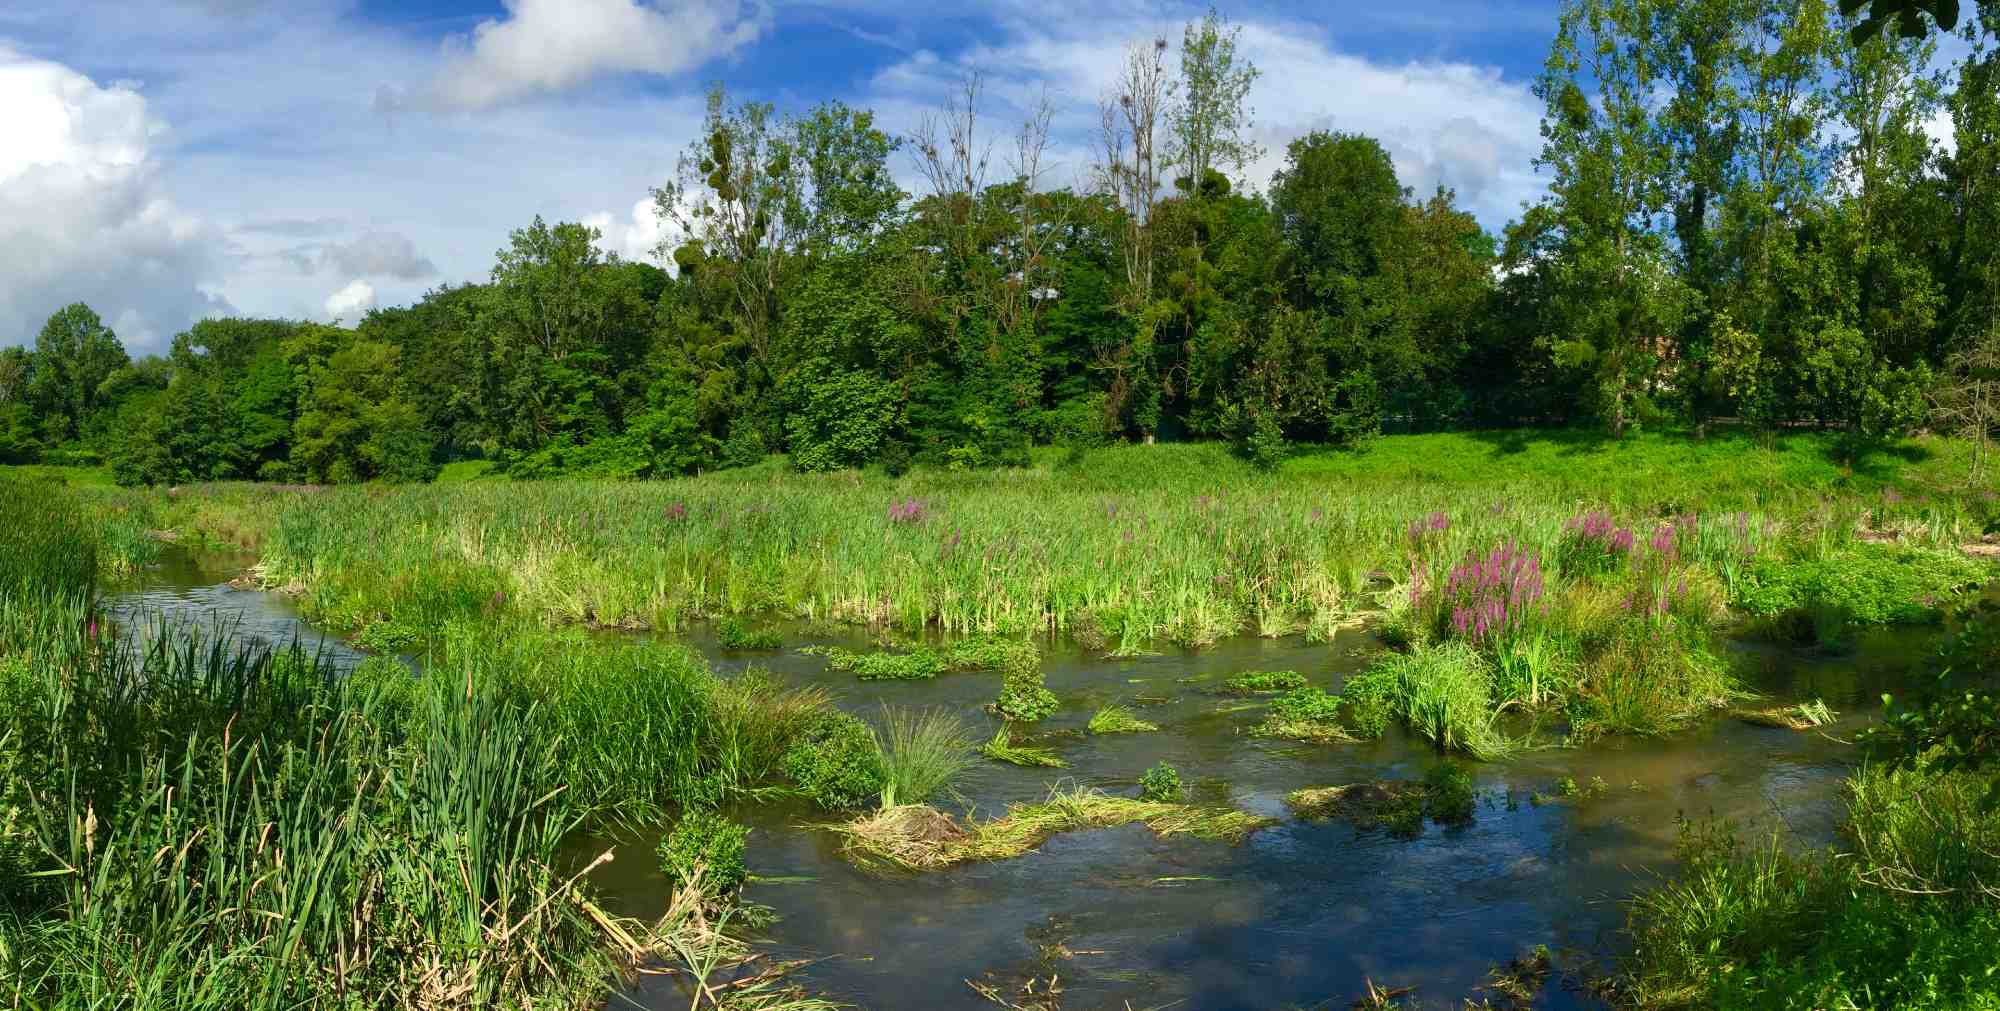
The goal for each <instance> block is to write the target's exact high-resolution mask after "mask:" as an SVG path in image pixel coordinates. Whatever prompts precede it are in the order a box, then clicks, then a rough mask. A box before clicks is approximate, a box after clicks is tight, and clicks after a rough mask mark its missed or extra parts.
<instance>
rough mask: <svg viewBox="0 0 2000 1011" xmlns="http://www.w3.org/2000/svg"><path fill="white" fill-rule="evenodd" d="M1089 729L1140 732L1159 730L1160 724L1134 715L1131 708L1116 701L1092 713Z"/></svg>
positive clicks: (1119, 732) (1097, 731) (1102, 731)
mask: <svg viewBox="0 0 2000 1011" xmlns="http://www.w3.org/2000/svg"><path fill="white" fill-rule="evenodd" d="M1089 729H1090V732H1091V733H1093V734H1139V733H1146V732H1149V731H1154V730H1158V729H1160V725H1159V724H1157V723H1148V722H1146V721H1145V720H1142V719H1140V718H1139V717H1137V716H1134V715H1133V714H1132V710H1131V709H1129V708H1127V707H1125V706H1121V705H1118V704H1117V703H1115V702H1114V703H1111V704H1109V705H1105V706H1100V707H1099V708H1098V710H1097V712H1095V713H1092V714H1091V717H1090V725H1089Z"/></svg>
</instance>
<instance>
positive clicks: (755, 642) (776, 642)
mask: <svg viewBox="0 0 2000 1011" xmlns="http://www.w3.org/2000/svg"><path fill="white" fill-rule="evenodd" d="M715 641H716V642H718V643H721V644H722V648H723V649H734V650H744V649H778V648H780V647H782V646H784V644H785V637H784V636H783V635H780V634H779V633H778V630H777V629H774V628H751V627H750V626H748V625H745V624H743V623H742V622H741V621H738V620H737V619H735V618H724V619H722V621H721V622H720V623H719V624H717V625H716V626H715Z"/></svg>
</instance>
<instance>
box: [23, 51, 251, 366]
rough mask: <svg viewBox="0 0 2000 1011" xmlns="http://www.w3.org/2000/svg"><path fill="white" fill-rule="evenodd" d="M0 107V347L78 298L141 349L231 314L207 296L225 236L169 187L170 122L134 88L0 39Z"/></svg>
mask: <svg viewBox="0 0 2000 1011" xmlns="http://www.w3.org/2000/svg"><path fill="white" fill-rule="evenodd" d="M0 109H5V110H7V114H6V118H7V137H6V141H5V143H4V144H0V344H12V343H25V342H27V341H29V340H32V339H33V335H34V333H35V332H36V331H37V330H38V329H39V327H40V325H41V322H42V320H43V319H44V318H45V317H46V316H47V315H48V314H49V313H51V312H54V311H55V310H56V309H58V308H60V307H62V306H63V305H65V304H67V303H70V302H77V301H81V302H88V303H89V304H90V305H91V306H92V307H93V308H95V309H96V310H97V311H98V313H99V315H101V316H103V317H104V318H106V319H109V320H113V321H115V323H114V325H115V326H116V328H117V329H118V331H119V336H120V337H122V338H124V340H125V342H126V344H127V346H128V347H131V348H133V349H134V350H136V351H156V350H160V349H162V348H163V347H164V346H165V343H166V340H167V338H168V337H170V336H171V335H172V334H173V333H174V332H175V331H176V330H178V329H180V328H181V327H183V326H185V325H186V324H187V322H188V321H190V320H192V319H194V318H197V317H200V316H203V315H210V314H215V313H219V312H226V311H229V309H230V306H229V304H228V303H227V302H226V301H224V300H223V299H222V298H221V297H219V296H217V295H215V294H212V292H211V286H212V285H213V283H214V282H215V281H216V280H217V279H218V277H219V274H220V272H221V271H220V266H221V265H220V262H219V259H220V258H219V256H218V255H217V254H218V250H219V247H220V241H219V236H218V235H217V233H216V232H215V230H214V229H213V228H211V227H209V226H208V225H206V224H205V223H204V222H203V221H201V220H200V219H198V218H196V217H195V216H193V215H190V214H188V213H187V212H185V211H183V210H182V209H180V208H178V207H177V206H175V204H174V203H173V202H172V201H171V200H169V199H168V198H167V197H166V195H165V194H164V193H163V192H162V189H161V187H160V185H159V183H158V178H157V172H156V169H157V166H156V164H155V161H154V159H153V157H152V153H151V147H152V143H153V141H154V140H155V139H156V138H157V137H159V136H160V135H161V134H162V133H163V132H164V129H165V128H164V127H163V126H162V125H161V124H159V123H158V122H156V121H155V120H154V119H153V118H152V117H151V116H150V115H149V113H148V110H147V104H146V99H145V97H144V96H143V95H141V94H140V93H139V91H138V89H137V88H136V87H135V86H133V85H129V84H122V83H120V84H113V85H111V86H109V87H103V86H100V85H98V84H97V83H96V82H94V81H92V80H91V79H90V78H88V77H86V76H84V75H83V74H80V73H77V72H76V71H74V70H72V69H70V68H69V67H66V66H64V65H62V64H59V63H53V62H50V61H46V60H37V59H31V58H28V57H25V56H22V55H20V54H18V53H16V52H14V51H13V50H11V49H8V48H6V47H4V46H0Z"/></svg>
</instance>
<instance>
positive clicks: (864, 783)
mask: <svg viewBox="0 0 2000 1011" xmlns="http://www.w3.org/2000/svg"><path fill="white" fill-rule="evenodd" d="M781 765H782V768H783V771H784V775H785V778H786V779H787V780H789V781H791V783H792V785H793V786H795V787H797V788H798V790H799V792H800V793H801V794H803V795H804V796H805V797H806V798H807V799H809V800H811V801H812V802H813V803H815V804H818V805H819V806H820V807H822V808H825V809H826V810H828V811H848V810H853V809H855V808H858V807H861V806H862V805H864V804H866V803H868V802H869V801H871V800H874V799H876V798H877V797H878V796H879V795H880V794H881V792H882V789H883V787H884V785H885V782H886V780H885V775H884V769H883V766H882V752H881V748H880V747H879V745H878V744H877V743H876V739H875V732H874V731H873V730H871V729H869V727H868V724H866V723H863V722H862V721H860V720H859V719H856V718H855V717H852V716H849V715H847V714H845V713H835V712H829V713H826V714H824V715H822V716H820V717H818V718H817V719H815V720H814V721H813V722H812V723H811V724H810V725H809V726H807V727H806V729H805V731H804V733H802V734H801V735H800V736H799V738H798V740H797V741H796V742H794V743H793V744H792V745H791V746H790V748H789V749H787V750H786V752H785V754H784V758H783V760H782V762H781Z"/></svg>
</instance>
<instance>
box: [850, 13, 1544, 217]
mask: <svg viewBox="0 0 2000 1011" xmlns="http://www.w3.org/2000/svg"><path fill="white" fill-rule="evenodd" d="M1238 23H1239V24H1240V25H1241V27H1242V36H1241V43H1240V48H1241V52H1242V55H1243V56H1245V57H1247V58H1248V59H1249V60H1250V61H1251V62H1253V63H1254V64H1256V66H1257V68H1258V70H1259V71H1260V76H1259V77H1258V79H1257V83H1256V85H1255V86H1254V87H1253V88H1252V89H1251V92H1250V96H1249V100H1248V104H1249V105H1250V106H1251V108H1252V110H1253V113H1254V118H1255V121H1256V131H1255V133H1256V139H1257V141H1258V142H1259V143H1260V144H1262V145H1263V146H1264V148H1265V155H1264V157H1263V158H1262V159H1260V160H1259V161H1258V162H1257V163H1255V164H1253V165H1251V166H1250V167H1249V168H1248V170H1247V171H1246V173H1245V174H1246V175H1247V176H1248V182H1249V183H1250V184H1251V185H1252V187H1253V188H1260V189H1261V188H1263V187H1264V186H1266V185H1267V184H1268V183H1269V181H1270V177H1271V174H1272V172H1274V171H1275V170H1277V169H1278V168H1280V167H1282V166H1283V164H1284V156H1285V145H1287V144H1289V143H1290V142H1291V141H1292V140H1294V139H1297V138H1298V137H1301V136H1303V135H1305V134H1306V133H1308V132H1310V131H1312V130H1316V129H1317V130H1339V131H1345V132H1348V133H1360V134H1366V135H1368V136H1370V137H1373V138H1375V139H1377V140H1379V141H1381V142H1382V145H1383V147H1384V148H1386V149H1387V150H1388V152H1389V154H1390V156H1391V157H1392V158H1393V159H1394V160H1395V163H1396V170H1397V173H1398V175H1400V176H1401V178H1402V181H1403V184H1404V185H1406V186H1410V187H1412V188H1414V189H1415V190H1416V191H1417V194H1418V195H1419V196H1424V195H1427V194H1428V192H1429V191H1430V190H1431V189H1432V188H1434V187H1436V186H1438V185H1440V184H1442V185H1444V186H1448V187H1451V188H1453V189H1455V190H1457V191H1458V197H1459V203H1460V206H1463V207H1466V208H1467V209H1469V210H1472V211H1473V212H1474V213H1476V214H1477V215H1478V216H1479V218H1480V220H1481V221H1482V222H1483V223H1485V224H1486V225H1487V227H1489V228H1495V229H1497V228H1498V227H1499V226H1501V225H1502V224H1504V223H1505V222H1506V221H1508V220H1509V219H1510V218H1512V217H1514V216H1517V215H1518V214H1519V212H1520V205H1521V203H1522V202H1523V201H1524V200H1532V199H1534V198H1535V197H1537V196H1539V195H1540V194H1541V193H1542V192H1543V189H1544V183H1543V181H1542V180H1541V179H1540V178H1538V177H1537V175H1536V174H1535V171H1534V167H1533V161H1534V158H1535V155H1536V154H1537V153H1538V151H1539V149H1540V143H1541V142H1540V136H1541V134H1540V123H1541V112H1542V105H1541V102H1540V101H1539V100H1537V99H1536V98H1535V96H1534V94H1533V93H1532V92H1531V91H1530V90H1529V88H1528V85H1527V83H1526V82H1524V81H1518V80H1511V79H1509V78H1507V77H1506V76H1505V75H1504V74H1503V73H1502V72H1501V71H1500V70H1498V69H1497V68H1494V67H1489V66H1481V65H1477V64H1473V63H1467V62H1462V61H1448V60H1419V61H1398V62H1390V61H1380V60H1374V59H1370V58H1367V57H1364V56H1359V55H1355V54H1353V53H1349V52H1344V51H1342V50H1340V49H1339V48H1337V47H1336V46H1335V45H1334V43H1333V41H1332V40H1331V39H1330V38H1329V37H1328V35H1327V33H1326V32H1325V30H1323V29H1322V28H1319V27H1318V26H1315V25H1311V24H1305V23H1299V22H1293V21H1286V20H1275V19H1259V18H1257V17H1254V16H1253V17H1248V18H1242V19H1238ZM1002 35H1003V36H1004V37H1005V39H1006V41H1003V42H998V43H989V44H986V45H982V46H976V47H973V48H972V49H970V50H967V51H966V52H964V53H962V54H960V55H958V56H957V57H955V58H951V59H946V58H943V57H940V56H938V55H937V54H935V53H932V52H928V51H923V52H918V53H916V54H914V55H912V56H911V57H909V58H908V59H906V60H904V61H902V62H901V63H898V64H895V65H892V66H890V67H887V68H885V69H883V70H882V71H880V72H878V73H877V74H876V75H875V77H874V79H873V81H872V87H873V89H874V91H875V92H876V95H875V96H874V97H872V98H870V99H868V100H867V101H868V102H869V104H872V105H875V106H876V107H877V108H878V109H880V110H882V111H883V113H884V119H885V121H887V122H891V123H898V124H904V125H905V126H904V128H907V126H908V125H914V124H915V122H916V119H917V117H918V116H919V115H921V114H922V112H923V111H925V110H927V109H928V108H930V107H932V106H933V105H934V104H935V102H936V100H937V98H938V97H940V96H942V95H944V94H946V93H948V91H949V89H950V87H951V86H952V83H953V82H954V81H956V80H957V79H958V77H959V75H961V74H962V73H963V72H964V71H965V70H966V69H977V70H979V71H980V72H981V73H982V74H983V75H984V76H985V79H986V92H985V93H986V96H987V98H988V100H989V101H990V103H991V107H990V108H989V109H988V110H987V113H988V115H989V117H990V118H989V119H988V122H990V123H993V124H994V127H993V129H994V130H995V131H996V132H995V134H994V135H993V136H994V138H995V139H996V140H997V141H998V143H997V144H996V145H995V147H994V155H995V160H994V170H995V173H996V174H999V173H1000V171H1001V167H1002V166H1001V160H1002V156H1003V155H1004V153H1005V151H1006V150H1007V138H1006V131H1008V130H1010V129H1011V128H1012V127H1013V126H1014V125H1015V124H1016V123H1018V121H1019V119H1020V118H1021V114H1022V112H1023V111H1024V110H1025V109H1026V107H1027V105H1028V103H1029V102H1030V101H1031V100H1032V99H1033V98H1034V97H1035V96H1036V95H1037V94H1039V92H1040V90H1041V88H1042V87H1044V86H1046V87H1048V88H1049V90H1050V92H1051V95H1052V97H1053V98H1054V99H1055V100H1056V102H1057V103H1058V114H1057V118H1056V122H1055V133H1056V136H1055V137H1054V138H1052V151H1051V155H1052V156H1053V157H1052V158H1051V161H1054V162H1058V163H1060V167H1059V168H1058V173H1059V174H1058V175H1057V177H1056V178H1053V179H1051V180H1049V183H1051V184H1053V185H1062V184H1064V183H1065V182H1069V181H1070V180H1071V179H1074V180H1076V181H1078V182H1081V181H1082V180H1083V179H1084V178H1085V177H1086V174H1087V171H1086V170H1087V168H1088V165H1089V162H1090V160H1091V159H1092V157H1093V156H1094V153H1095V151H1094V147H1095V140H1096V138H1095V132H1096V129H1097V122H1096V113H1095V108H1094V103H1095V102H1096V101H1097V100H1098V98H1099V97H1100V96H1102V95H1103V94H1105V93H1106V92H1107V91H1108V90H1109V89H1110V87H1111V84H1112V80H1111V78H1112V75H1113V72H1114V71H1115V68H1116V67H1117V64H1118V60H1119V57H1120V54H1121V53H1122V52H1123V50H1124V46H1125V43H1126V42H1127V41H1128V40H1134V39H1140V38H1145V37H1149V36H1156V37H1164V38H1166V39H1168V40H1169V42H1170V43H1171V44H1172V45H1173V46H1175V47H1176V49H1175V51H1174V52H1171V53H1169V54H1168V56H1167V62H1168V66H1169V68H1170V69H1176V70H1177V69H1178V60H1179V55H1178V45H1179V40H1180V29H1179V24H1178V23H1177V22H1170V23H1161V24H1157V25H1149V24H1148V23H1147V22H1146V21H1145V19H1144V18H1142V17H1135V18H1126V19H1119V18H1093V19H1089V20H1082V21H1080V20H1077V19H1054V18H1035V17H1026V16H1024V17H1021V18H1018V19H1013V20H1010V21H1009V22H1007V30H1006V31H1005V32H1003V33H1002Z"/></svg>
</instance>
